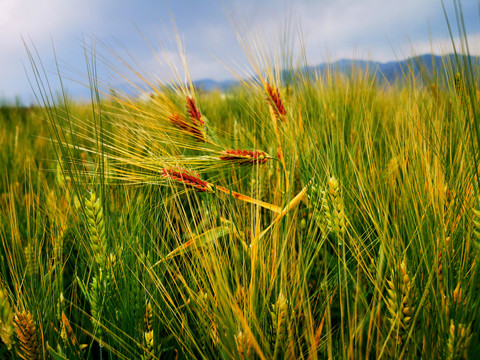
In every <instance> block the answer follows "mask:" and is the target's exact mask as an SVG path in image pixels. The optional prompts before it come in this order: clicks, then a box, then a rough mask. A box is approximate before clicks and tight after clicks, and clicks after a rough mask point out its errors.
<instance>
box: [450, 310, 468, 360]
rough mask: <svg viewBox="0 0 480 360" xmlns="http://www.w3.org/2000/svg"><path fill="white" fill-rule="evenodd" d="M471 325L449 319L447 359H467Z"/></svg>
mask: <svg viewBox="0 0 480 360" xmlns="http://www.w3.org/2000/svg"><path fill="white" fill-rule="evenodd" d="M472 335H473V334H472V330H471V327H470V326H468V327H465V325H463V324H458V325H457V326H455V323H454V321H453V320H452V319H450V327H449V331H448V341H447V357H446V359H447V360H453V359H468V349H469V347H470V342H471V340H472Z"/></svg>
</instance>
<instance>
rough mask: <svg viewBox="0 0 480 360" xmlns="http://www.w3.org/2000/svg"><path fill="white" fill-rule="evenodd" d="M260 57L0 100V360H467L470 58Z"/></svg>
mask: <svg viewBox="0 0 480 360" xmlns="http://www.w3.org/2000/svg"><path fill="white" fill-rule="evenodd" d="M273 63H274V62H272V63H270V64H273ZM37 64H38V63H37ZM260 64H261V63H255V62H253V63H252V66H253V68H254V69H260V68H262V71H260V70H257V80H251V81H247V82H245V83H244V84H243V86H242V87H241V88H237V89H233V90H232V91H231V92H229V93H228V94H226V95H222V94H220V93H218V92H211V93H198V92H195V91H194V89H193V88H192V87H191V86H189V84H188V83H187V84H184V85H181V86H180V85H177V86H169V85H160V86H159V85H158V84H153V83H152V84H146V85H147V86H150V87H151V89H152V96H151V97H150V98H149V99H148V100H141V99H138V98H135V97H132V96H126V95H121V94H116V95H110V96H108V97H105V98H103V99H102V100H100V98H99V97H97V96H96V95H99V91H100V90H98V89H97V87H96V85H95V84H96V83H95V82H92V93H93V94H94V96H93V99H94V101H93V102H92V104H91V105H82V104H75V103H69V102H63V101H60V102H59V103H58V104H57V105H54V104H53V103H52V102H50V101H47V100H46V99H47V98H44V107H42V108H20V107H9V106H7V105H3V106H2V107H1V112H0V124H1V126H0V127H1V128H2V129H5V131H2V132H1V133H0V174H2V175H1V176H0V241H1V242H0V338H1V342H0V357H1V358H2V359H3V358H5V359H44V358H50V359H87V358H104V359H117V358H118V359H157V358H167V359H170V358H171V359H175V358H236V359H254V358H260V359H271V358H276V359H281V358H299V359H304V358H309V359H317V358H321V359H323V358H331V359H333V358H345V359H347V358H348V359H366V358H384V359H388V358H395V359H396V358H406V359H416V358H432V359H439V358H444V359H459V358H472V359H475V358H478V356H479V354H480V344H479V342H478V340H477V339H478V333H479V331H480V324H479V321H478V319H479V318H480V317H479V316H480V288H479V281H480V264H479V262H480V261H479V257H478V252H479V250H480V248H479V246H480V201H479V200H480V194H479V182H478V171H479V166H480V162H479V155H480V153H479V145H480V134H479V132H478V124H479V107H478V102H479V100H480V91H479V90H478V87H477V85H476V84H477V82H476V80H477V79H475V78H474V76H473V74H478V68H476V65H475V64H468V63H466V64H464V63H461V64H455V69H456V70H455V72H454V71H453V70H452V71H451V72H448V73H446V74H445V79H446V80H445V81H446V85H445V86H439V85H436V82H435V79H429V80H428V81H426V80H425V78H424V79H422V81H421V82H420V81H419V79H416V78H415V77H413V76H410V75H409V69H405V73H406V79H408V81H406V82H405V84H403V85H401V86H389V87H386V86H380V85H378V83H377V82H375V81H374V79H370V78H368V77H367V76H365V74H363V73H361V72H356V73H352V74H351V75H350V76H347V77H346V76H340V75H338V74H336V73H333V72H332V73H329V74H327V75H326V76H325V77H319V78H316V79H311V78H309V77H307V75H306V74H305V73H302V71H295V69H294V68H293V67H292V68H291V70H292V74H293V75H292V76H291V78H290V80H289V82H288V83H287V82H285V81H283V79H281V78H280V72H278V70H279V68H276V67H275V66H272V65H271V66H270V67H266V69H267V71H264V70H265V68H264V67H260ZM34 65H35V64H34ZM257 65H258V66H257ZM449 68H450V69H453V68H454V67H453V65H451V64H450V67H449ZM34 69H37V68H36V67H34ZM457 71H458V73H457ZM40 75H41V74H38V76H40ZM38 79H40V77H37V80H38ZM417 81H418V82H417ZM39 85H41V84H40V83H39ZM47 90H48V89H45V88H42V87H41V86H40V93H41V94H43V95H45V96H46V95H48V91H47Z"/></svg>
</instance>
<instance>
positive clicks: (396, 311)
mask: <svg viewBox="0 0 480 360" xmlns="http://www.w3.org/2000/svg"><path fill="white" fill-rule="evenodd" d="M411 289H412V286H411V280H410V277H409V275H408V273H407V267H406V265H405V262H403V261H402V263H401V264H400V266H399V269H397V270H396V271H394V270H392V272H391V275H390V279H389V280H387V300H386V302H387V310H388V313H389V314H388V319H389V323H390V328H389V331H391V333H392V338H393V339H395V346H393V348H395V347H396V346H397V345H398V346H401V345H403V341H404V335H405V334H406V333H407V332H408V329H409V327H410V324H411V322H412V313H413V307H412V305H411V303H412V301H411ZM392 352H393V353H394V351H392Z"/></svg>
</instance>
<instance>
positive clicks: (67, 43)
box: [0, 0, 480, 102]
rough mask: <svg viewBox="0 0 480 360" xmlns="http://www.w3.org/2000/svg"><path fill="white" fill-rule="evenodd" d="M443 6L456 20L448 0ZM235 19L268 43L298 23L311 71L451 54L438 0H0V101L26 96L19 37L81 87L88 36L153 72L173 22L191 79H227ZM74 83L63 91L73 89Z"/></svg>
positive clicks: (473, 15)
mask: <svg viewBox="0 0 480 360" xmlns="http://www.w3.org/2000/svg"><path fill="white" fill-rule="evenodd" d="M445 3H446V8H447V12H448V14H449V17H450V18H451V20H452V21H453V20H454V17H455V16H454V12H453V1H449V0H445ZM462 7H463V10H464V16H465V22H466V26H467V31H468V33H469V38H470V46H471V51H472V53H474V54H480V44H479V42H480V26H479V24H480V22H479V4H478V2H477V0H464V1H462ZM232 13H233V14H236V15H235V18H237V19H238V18H242V19H246V21H247V22H248V28H247V31H248V32H249V33H252V34H256V36H260V37H265V38H266V37H272V36H274V35H273V34H275V33H276V32H275V29H276V30H277V31H279V29H281V28H282V24H284V23H285V19H289V21H290V23H291V24H292V29H293V37H294V38H295V37H297V34H298V29H299V28H300V27H301V30H302V34H303V41H304V43H305V47H306V54H307V59H308V62H309V63H310V64H311V65H315V64H318V63H322V62H326V61H329V60H336V59H340V58H361V59H371V60H377V61H382V62H385V61H390V60H395V59H396V58H400V59H402V58H405V57H408V56H410V55H411V54H412V51H414V52H415V53H417V54H422V53H427V52H430V49H431V45H432V44H433V51H434V52H435V53H441V52H449V51H451V47H450V45H449V44H450V40H449V38H448V31H447V27H446V22H445V18H444V14H443V10H442V6H441V2H440V0H403V1H398V0H363V1H354V0H337V1H333V0H318V1H313V0H296V1H294V0H280V1H273V0H268V1H259V0H256V1H255V0H205V1H187V0H172V1H153V0H148V1H147V0H146V1H142V0H126V1H119V0H41V1H39V0H0V33H1V34H2V35H0V98H3V99H13V98H14V97H15V96H20V98H21V99H22V100H23V101H24V102H29V101H31V99H32V90H31V88H30V85H29V83H28V80H27V76H26V72H25V68H26V69H27V71H28V69H29V67H30V65H29V61H28V57H27V54H26V51H25V47H24V44H23V41H22V37H23V39H25V41H26V42H27V43H28V46H29V47H30V48H31V49H32V44H33V45H35V48H36V49H37V50H38V53H39V54H40V57H41V59H42V61H43V63H44V65H45V68H46V70H47V73H49V74H52V75H53V74H54V73H55V62H54V56H53V46H54V47H55V52H56V55H57V58H58V60H59V64H60V67H61V71H62V72H63V73H65V74H67V77H72V78H73V79H75V80H78V81H80V82H82V81H84V80H85V73H86V70H85V56H84V48H83V42H84V41H85V40H86V42H87V43H88V44H91V39H92V38H95V39H96V43H97V44H99V43H104V44H106V45H108V46H111V47H112V48H114V49H123V50H122V51H124V53H126V52H128V53H129V54H131V56H132V59H133V60H134V61H136V62H138V63H139V65H140V67H141V68H142V69H144V70H145V71H146V72H147V73H148V72H150V71H151V72H152V76H153V74H154V72H155V71H157V70H158V66H157V64H156V63H157V60H156V58H155V56H154V54H153V53H152V51H151V49H150V47H152V48H153V49H155V50H156V51H157V55H158V54H161V56H163V53H162V51H163V50H161V44H164V45H165V44H167V45H165V46H166V49H165V50H164V51H165V53H166V54H168V55H170V56H171V59H173V60H174V61H175V60H176V59H177V57H176V53H175V46H168V44H169V43H171V41H172V39H174V32H173V28H172V25H171V19H172V18H173V19H174V22H175V24H176V27H177V29H178V34H179V36H180V37H181V39H182V41H183V43H184V46H185V51H186V58H187V62H188V67H189V71H190V73H191V75H192V77H193V78H194V79H203V78H212V79H215V80H225V79H231V78H233V76H232V75H231V73H230V72H229V70H228V69H226V67H225V65H223V64H222V62H224V63H226V64H232V63H233V62H235V63H237V64H239V65H240V66H242V67H243V66H244V65H245V64H246V59H245V57H244V55H243V52H242V49H241V47H240V46H239V44H238V42H237V40H236V38H235V31H234V28H233V26H232V24H231V21H230V20H229V14H230V15H231V14H232ZM455 29H456V28H455ZM145 39H146V40H147V41H148V44H147V42H146V41H145ZM96 48H97V51H98V54H99V56H98V58H99V59H100V58H101V57H102V56H105V57H107V58H111V57H112V55H111V54H108V53H107V52H106V51H105V50H103V49H102V46H100V45H97V47H96ZM219 59H220V61H219ZM99 69H100V77H103V76H104V74H103V72H102V71H101V69H102V67H101V66H100V67H99ZM78 86H79V85H76V84H74V83H71V84H68V85H67V87H68V88H69V89H72V92H73V93H75V91H76V90H75V88H76V87H77V88H78ZM52 87H54V88H56V85H54V84H53V85H52Z"/></svg>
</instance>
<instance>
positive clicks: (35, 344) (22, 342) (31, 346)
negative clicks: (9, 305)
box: [13, 311, 42, 360]
mask: <svg viewBox="0 0 480 360" xmlns="http://www.w3.org/2000/svg"><path fill="white" fill-rule="evenodd" d="M13 326H14V328H15V334H16V335H17V340H18V343H17V346H16V352H17V355H18V356H19V357H20V358H22V359H24V360H40V359H41V358H42V356H41V352H40V343H39V341H38V334H37V329H36V327H35V321H34V320H33V316H32V314H31V313H30V312H29V311H23V312H20V313H16V314H15V318H14V321H13Z"/></svg>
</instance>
